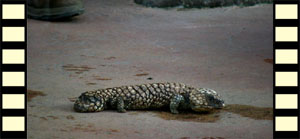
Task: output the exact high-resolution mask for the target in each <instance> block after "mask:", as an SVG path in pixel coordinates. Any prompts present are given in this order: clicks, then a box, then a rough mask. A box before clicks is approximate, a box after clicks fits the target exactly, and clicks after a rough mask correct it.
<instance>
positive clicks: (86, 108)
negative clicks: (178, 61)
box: [74, 83, 225, 114]
mask: <svg viewBox="0 0 300 139" xmlns="http://www.w3.org/2000/svg"><path fill="white" fill-rule="evenodd" d="M224 106H225V104H224V101H223V100H222V99H221V97H220V95H219V94H217V93H216V92H215V91H214V90H211V89H206V88H194V87H191V86H187V85H185V84H181V83H151V84H142V85H132V86H121V87H114V88H106V89H98V90H94V91H87V92H84V93H82V94H81V95H80V96H79V97H78V99H77V100H76V101H75V104H74V110H75V111H77V112H100V111H103V110H104V109H117V110H118V112H126V110H134V109H155V108H163V107H168V108H170V111H171V113H174V114H176V113H178V110H180V109H183V110H188V109H191V110H193V111H196V112H201V111H207V110H212V109H220V108H223V107H224Z"/></svg>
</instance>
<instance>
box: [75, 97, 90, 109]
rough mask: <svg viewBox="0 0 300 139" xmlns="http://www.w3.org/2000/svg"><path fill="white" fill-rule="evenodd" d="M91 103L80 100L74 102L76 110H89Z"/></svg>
mask: <svg viewBox="0 0 300 139" xmlns="http://www.w3.org/2000/svg"><path fill="white" fill-rule="evenodd" d="M88 108H89V105H87V104H84V103H82V102H81V101H80V100H76V101H75V104H74V110H75V111H76V112H87V111H88Z"/></svg>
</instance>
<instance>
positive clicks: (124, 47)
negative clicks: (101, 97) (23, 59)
mask: <svg viewBox="0 0 300 139" xmlns="http://www.w3.org/2000/svg"><path fill="white" fill-rule="evenodd" d="M85 8H86V11H85V13H84V14H83V15H81V16H78V17H76V18H74V19H73V20H70V21H60V22H46V21H38V20H28V38H29V39H28V89H29V91H28V96H29V97H30V101H29V102H28V137H29V138H30V139H31V138H33V139H55V138H60V139H73V138H74V139H77V138H78V139H79V138H80V139H81V138H86V139H99V138H117V139H119V138H154V137H155V138H185V139H187V138H199V139H239V138H243V139H252V138H253V139H257V138H272V127H273V121H272V120H270V118H257V117H260V116H259V115H260V114H261V115H262V116H268V114H269V113H267V115H266V114H264V113H261V112H264V111H270V108H266V109H263V108H260V107H272V104H273V101H272V94H273V93H272V82H273V79H272V62H273V59H272V24H273V23H272V17H273V15H272V12H273V9H272V5H271V4H262V5H256V6H252V7H243V8H242V7H236V6H235V7H225V8H214V9H180V8H170V9H158V8H146V7H143V6H140V5H136V4H135V3H134V2H133V0H85ZM165 81H169V82H182V83H186V84H189V85H192V86H195V87H206V88H212V89H214V90H216V91H217V92H218V93H219V94H220V95H221V96H222V97H223V98H224V100H225V103H226V104H232V105H231V107H230V108H232V109H233V108H234V109H235V110H230V108H228V109H227V110H224V111H222V112H218V113H214V114H213V115H212V116H213V117H208V115H205V114H203V115H199V117H196V118H198V120H186V119H189V118H195V115H193V114H188V115H185V116H184V117H172V115H170V114H168V113H166V112H163V113H161V112H151V111H150V112H149V111H129V112H127V113H117V112H116V111H104V112H100V113H76V112H74V111H73V109H72V107H73V102H72V101H74V97H77V96H79V95H80V93H82V92H84V91H87V90H93V89H98V88H106V87H114V86H121V85H132V84H142V83H151V82H165ZM235 104H239V105H235ZM250 109H251V112H252V113H251V114H249V113H248V116H247V110H250ZM252 109H253V111H252ZM249 112H250V111H249ZM245 113H246V114H245ZM256 113H257V114H258V115H256V118H255V114H256ZM259 113H260V114H259ZM249 115H252V117H251V116H249ZM253 115H254V117H253ZM201 117H202V119H205V118H206V119H208V121H205V120H204V121H203V120H201ZM182 118H183V120H182ZM216 118H217V119H216ZM199 119H200V120H199Z"/></svg>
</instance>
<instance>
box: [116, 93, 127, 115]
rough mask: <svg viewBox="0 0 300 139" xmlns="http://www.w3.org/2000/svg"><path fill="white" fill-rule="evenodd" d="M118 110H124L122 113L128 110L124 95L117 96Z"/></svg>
mask: <svg viewBox="0 0 300 139" xmlns="http://www.w3.org/2000/svg"><path fill="white" fill-rule="evenodd" d="M117 110H118V112H122V113H124V112H126V110H125V103H124V99H123V98H122V97H118V98H117Z"/></svg>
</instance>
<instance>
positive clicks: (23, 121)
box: [0, 0, 27, 138]
mask: <svg viewBox="0 0 300 139" xmlns="http://www.w3.org/2000/svg"><path fill="white" fill-rule="evenodd" d="M0 5H1V6H0V11H1V14H0V18H1V29H0V31H1V33H0V34H1V52H0V54H1V55H0V57H1V58H0V59H1V60H0V61H1V68H0V70H1V74H0V78H1V81H0V82H1V92H0V93H1V95H0V100H1V104H0V106H1V112H0V115H1V118H0V123H1V127H0V129H1V137H0V138H26V136H27V126H26V125H27V95H26V90H27V89H26V88H27V87H26V86H27V80H26V79H27V75H26V73H27V71H26V70H27V69H26V65H27V58H26V52H27V13H26V12H27V11H26V9H27V5H26V0H1V3H0Z"/></svg>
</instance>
